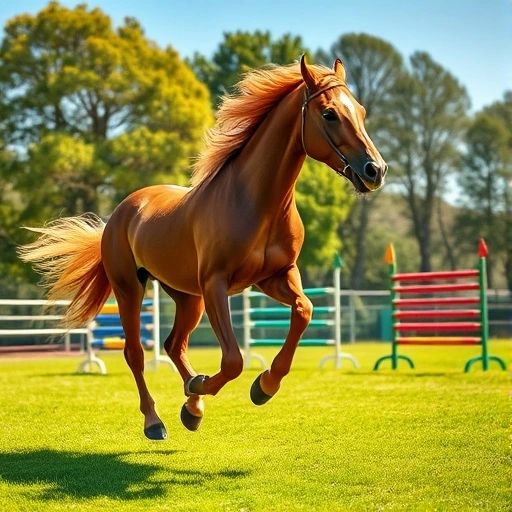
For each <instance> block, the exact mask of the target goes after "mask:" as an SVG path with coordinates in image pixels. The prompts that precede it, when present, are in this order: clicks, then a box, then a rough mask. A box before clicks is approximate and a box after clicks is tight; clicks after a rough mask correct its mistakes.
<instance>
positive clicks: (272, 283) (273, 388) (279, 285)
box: [251, 265, 313, 405]
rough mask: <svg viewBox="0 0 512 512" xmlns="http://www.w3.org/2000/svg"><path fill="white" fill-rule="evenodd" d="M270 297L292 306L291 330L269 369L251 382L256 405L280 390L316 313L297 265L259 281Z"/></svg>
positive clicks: (264, 291) (262, 289) (261, 287)
mask: <svg viewBox="0 0 512 512" xmlns="http://www.w3.org/2000/svg"><path fill="white" fill-rule="evenodd" d="M257 286H258V288H260V290H261V291H262V292H263V293H265V294H267V295H268V296H269V297H271V298H273V299H275V300H277V301H279V302H281V303H282V304H286V305H288V306H291V308H292V309H291V321H290V330H289V332H288V335H287V336H286V340H285V342H284V344H283V346H282V347H281V350H280V351H279V352H278V354H277V355H276V357H275V358H274V360H273V361H272V365H271V367H270V370H267V371H265V372H263V373H262V374H261V375H260V376H259V377H258V378H257V379H256V380H255V381H254V384H253V385H252V388H251V400H252V401H253V402H254V403H255V404H256V405H263V404H264V403H266V402H268V401H269V400H270V399H271V398H272V397H273V396H274V395H275V394H276V393H277V391H278V390H279V387H280V386H281V381H282V380H283V378H284V377H285V376H286V375H287V374H288V373H289V371H290V368H291V365H292V361H293V356H294V354H295V350H296V349H297V345H298V344H299V341H300V338H301V336H302V334H303V333H304V331H305V330H306V328H307V326H308V325H309V322H310V320H311V316H312V314H313V305H312V304H311V301H310V300H309V299H308V298H307V297H306V295H305V294H304V292H303V290H302V283H301V279H300V273H299V269H298V268H297V267H296V266H295V265H294V266H292V267H290V268H289V269H288V271H287V272H286V273H284V274H278V275H275V276H272V277H270V278H268V279H266V280H265V281H262V282H260V283H257Z"/></svg>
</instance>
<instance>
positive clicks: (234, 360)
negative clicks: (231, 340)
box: [220, 351, 244, 380]
mask: <svg viewBox="0 0 512 512" xmlns="http://www.w3.org/2000/svg"><path fill="white" fill-rule="evenodd" d="M220 369H221V372H222V375H224V377H226V378H227V379H229V380H234V379H236V378H237V377H239V376H240V374H241V373H242V371H243V369H244V360H243V358H242V354H241V353H240V352H239V351H237V352H235V353H233V354H229V355H225V356H224V357H223V358H222V363H221V366H220Z"/></svg>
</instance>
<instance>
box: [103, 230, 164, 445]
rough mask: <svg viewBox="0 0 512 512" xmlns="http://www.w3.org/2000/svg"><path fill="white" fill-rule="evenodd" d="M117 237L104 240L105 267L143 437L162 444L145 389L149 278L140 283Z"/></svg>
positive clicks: (157, 420)
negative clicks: (143, 326)
mask: <svg viewBox="0 0 512 512" xmlns="http://www.w3.org/2000/svg"><path fill="white" fill-rule="evenodd" d="M108 227H109V225H108V224H107V228H108ZM116 235H117V233H115V234H114V235H111V236H106V237H105V236H104V243H103V245H102V259H103V264H104V267H105V271H106V273H107V276H108V280H109V281H110V284H111V285H112V290H113V292H114V295H115V297H116V300H117V304H118V307H119V316H120V318H121V324H122V326H123V330H124V335H125V348H124V357H125V359H126V362H127V363H128V366H129V367H130V370H131V371H132V373H133V377H134V378H135V383H136V384H137V390H138V392H139V398H140V411H141V412H142V414H143V415H144V434H145V435H146V437H147V438H149V439H152V440H162V439H165V438H166V437H167V432H166V430H165V426H164V425H163V423H162V422H161V420H160V418H159V417H158V415H157V413H156V411H155V402H154V400H153V398H152V397H151V395H150V394H149V391H148V388H147V386H146V381H145V379H144V352H143V349H142V344H141V341H140V310H141V305H142V299H143V297H144V290H145V279H147V275H144V276H143V278H144V279H142V281H139V279H138V278H137V268H136V266H135V262H134V261H133V255H132V253H131V251H130V249H129V247H128V245H127V243H126V242H125V241H124V240H119V238H118V237H117V236H116Z"/></svg>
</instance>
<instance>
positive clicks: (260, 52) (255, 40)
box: [190, 30, 306, 107]
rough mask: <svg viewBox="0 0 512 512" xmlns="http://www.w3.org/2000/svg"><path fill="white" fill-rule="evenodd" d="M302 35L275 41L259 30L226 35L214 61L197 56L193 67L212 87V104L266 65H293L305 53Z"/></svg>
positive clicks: (215, 103)
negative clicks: (244, 78) (245, 74)
mask: <svg viewBox="0 0 512 512" xmlns="http://www.w3.org/2000/svg"><path fill="white" fill-rule="evenodd" d="M305 52H306V50H305V48H304V44H303V43H302V39H301V38H300V36H292V35H291V34H285V35H284V36H283V37H281V38H280V39H277V40H275V41H274V40H272V36H271V34H270V32H268V31H266V32H261V31H259V30H257V31H255V32H253V33H251V32H246V31H240V30H239V31H237V32H226V33H224V40H223V41H222V42H221V43H220V44H219V46H218V47H217V50H216V51H215V52H214V54H213V56H212V58H211V60H209V59H207V58H206V57H205V56H203V55H201V54H199V53H197V52H196V53H195V54H194V56H193V58H192V60H191V61H190V65H191V67H192V69H193V70H194V71H195V73H196V75H197V77H198V78H199V79H200V80H201V81H202V82H203V83H205V84H206V85H207V86H208V89H209V91H210V94H211V97H212V104H213V105H214V106H215V107H217V106H218V105H219V102H220V98H221V97H222V96H223V95H224V94H226V93H228V92H229V91H230V89H231V87H232V86H233V85H235V84H236V83H237V82H238V81H239V80H240V78H241V77H242V75H243V74H244V73H247V72H248V71H250V70H252V69H255V68H260V67H262V66H264V65H266V64H270V63H272V64H281V65H282V64H290V63H292V62H294V61H295V60H298V59H299V58H300V56H301V55H302V54H303V53H305Z"/></svg>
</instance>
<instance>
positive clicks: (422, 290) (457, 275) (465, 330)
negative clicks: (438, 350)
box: [374, 240, 506, 372]
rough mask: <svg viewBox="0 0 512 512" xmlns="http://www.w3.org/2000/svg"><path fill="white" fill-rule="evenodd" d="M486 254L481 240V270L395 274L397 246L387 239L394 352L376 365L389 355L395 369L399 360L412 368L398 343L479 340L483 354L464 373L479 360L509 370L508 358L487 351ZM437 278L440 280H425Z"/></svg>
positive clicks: (470, 342) (473, 342) (485, 367)
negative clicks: (493, 362)
mask: <svg viewBox="0 0 512 512" xmlns="http://www.w3.org/2000/svg"><path fill="white" fill-rule="evenodd" d="M487 254H488V250H487V246H486V245H485V242H484V241H483V240H480V244H479V248H478V256H479V265H478V269H477V270H454V271H449V272H421V273H409V274H397V272H396V260H395V251H394V248H393V245H392V244H389V246H388V248H387V251H386V256H385V261H386V263H387V264H388V265H389V273H390V278H391V294H390V295H391V316H392V318H391V321H392V325H393V339H392V345H391V355H389V356H384V357H381V358H380V359H379V360H378V361H377V362H376V363H375V366H374V370H378V369H379V366H380V364H381V363H382V362H383V361H385V360H387V359H390V360H391V367H392V369H393V370H396V369H397V367H398V361H399V359H403V360H404V361H407V362H408V363H409V365H410V367H411V368H414V363H413V362H412V360H411V359H410V358H409V357H407V356H404V355H399V354H398V345H480V347H481V350H482V353H481V355H479V356H478V357H474V358H472V359H469V360H468V362H467V363H466V366H465V367H464V371H465V372H468V371H469V370H470V369H471V366H472V365H473V364H475V363H477V362H479V361H481V362H482V368H483V370H484V371H486V370H488V369H489V363H490V362H491V361H496V362H497V363H498V364H499V365H500V366H501V368H502V369H503V370H505V369H506V366H505V362H504V361H503V360H502V359H501V358H499V357H496V356H491V355H489V350H488V337H489V321H488V311H487V294H486V282H487V278H486V277H487V276H486V257H487ZM439 281H440V282H441V283H440V284H426V283H432V282H439ZM403 283H406V285H405V286H404V285H403ZM410 283H413V284H410ZM438 294H441V295H442V296H441V297H439V296H438ZM443 294H449V295H448V296H443ZM439 320H443V321H439ZM444 320H448V321H444Z"/></svg>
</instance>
